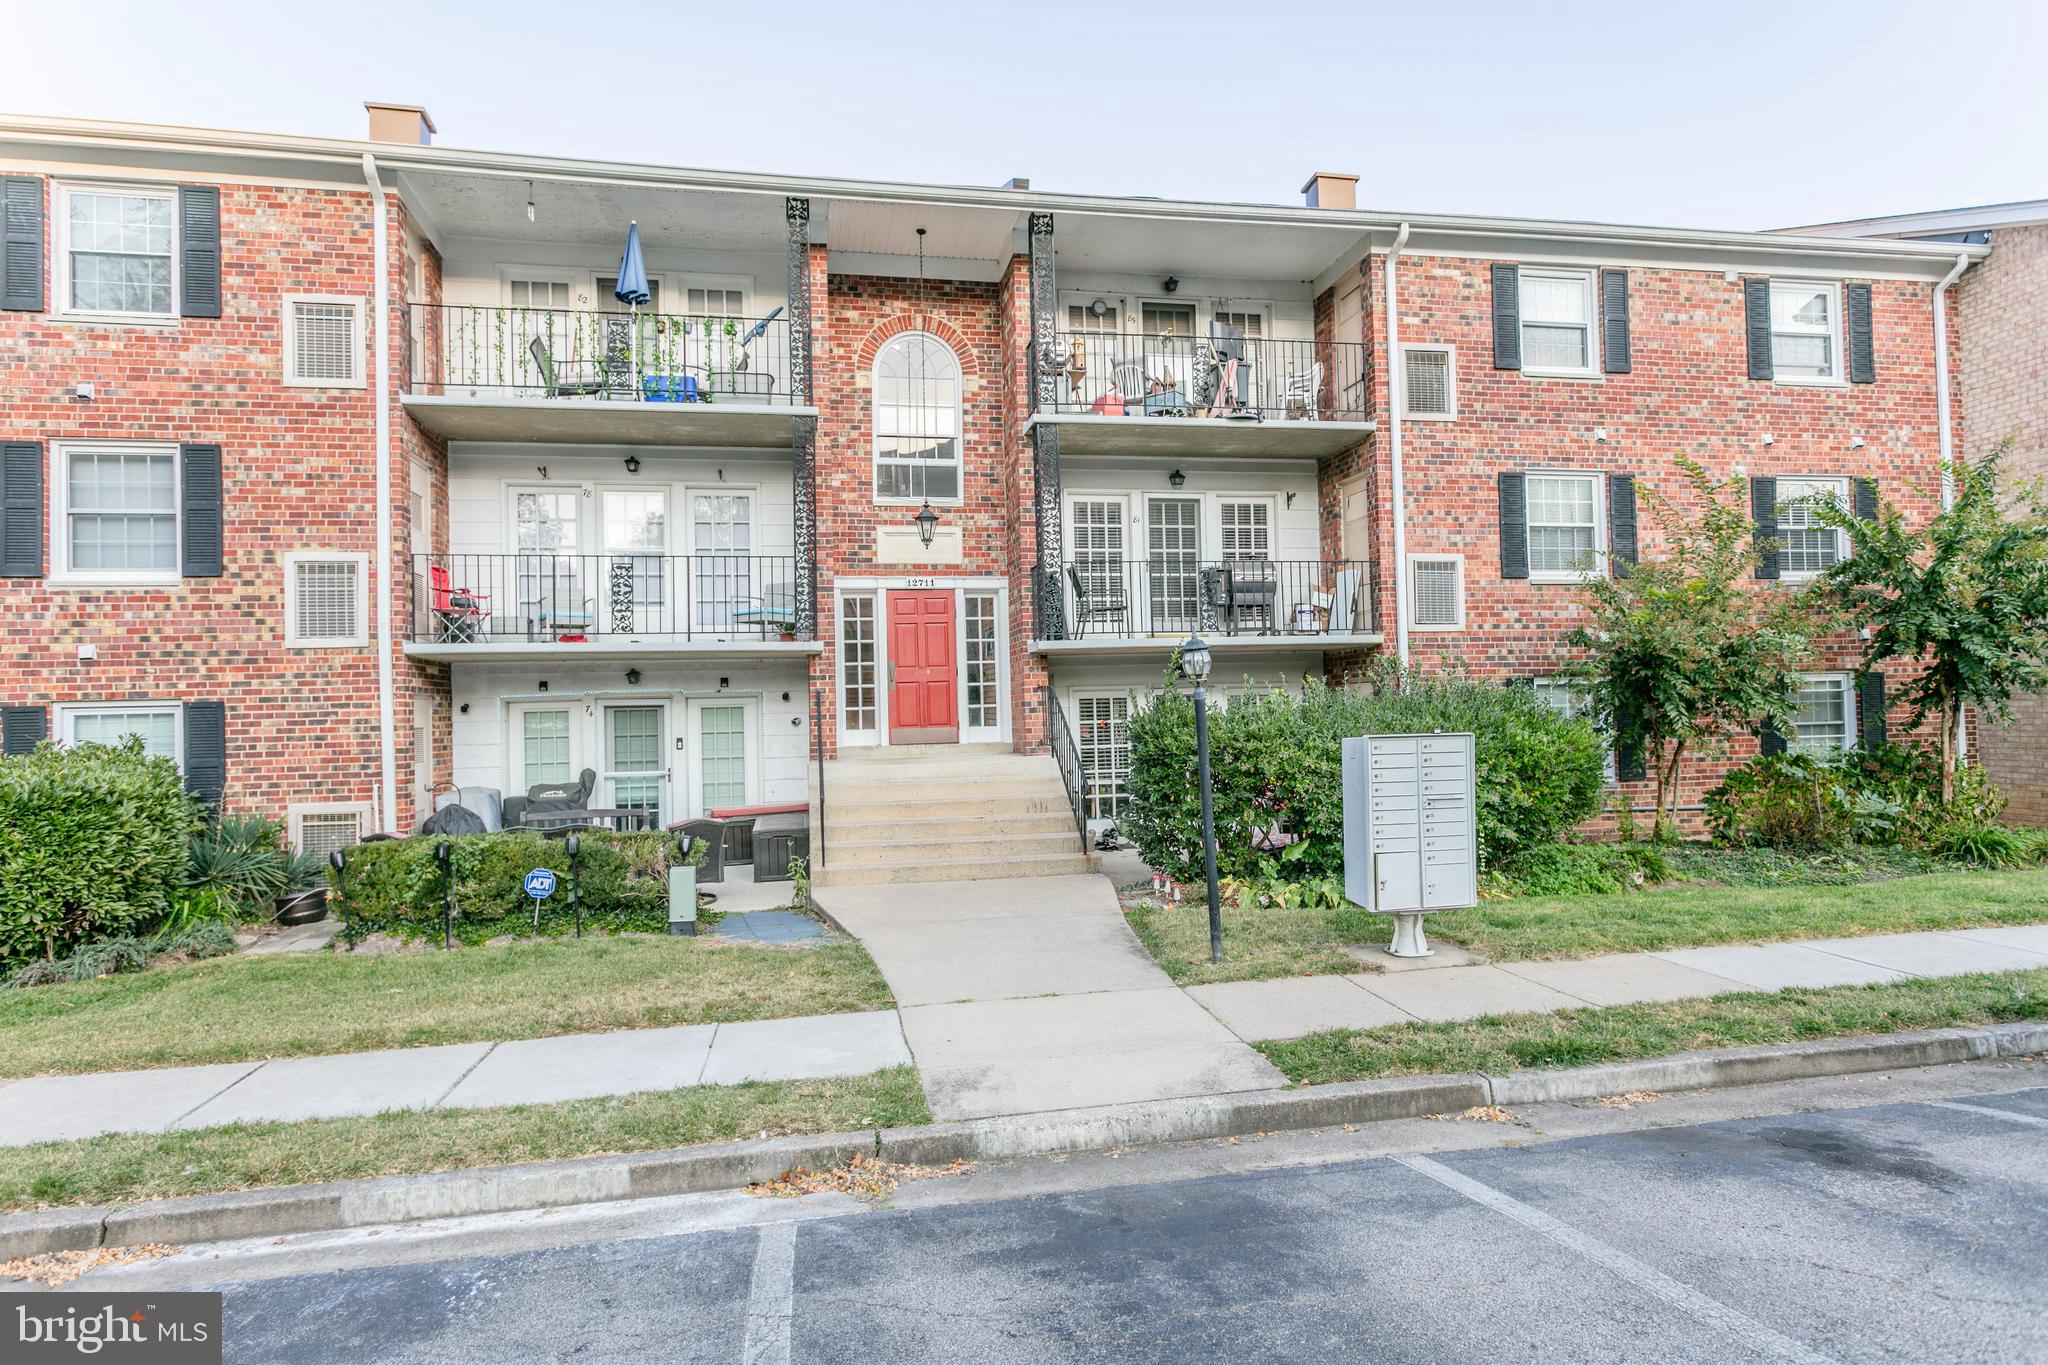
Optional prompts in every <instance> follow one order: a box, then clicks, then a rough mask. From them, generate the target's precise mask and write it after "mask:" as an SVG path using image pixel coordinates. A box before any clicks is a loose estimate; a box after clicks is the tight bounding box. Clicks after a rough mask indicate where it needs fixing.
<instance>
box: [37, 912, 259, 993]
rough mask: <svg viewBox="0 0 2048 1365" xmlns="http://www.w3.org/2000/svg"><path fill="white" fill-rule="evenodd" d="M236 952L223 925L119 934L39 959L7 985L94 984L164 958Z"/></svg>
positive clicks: (219, 955)
mask: <svg viewBox="0 0 2048 1365" xmlns="http://www.w3.org/2000/svg"><path fill="white" fill-rule="evenodd" d="M234 950H235V936H234V934H233V932H232V931H230V930H229V929H228V927H227V926H226V925H225V924H201V925H198V926H196V927H194V928H191V929H183V930H179V931H176V932H168V933H165V932H160V933H158V934H156V935H155V936H153V937H151V938H136V937H134V936H133V935H130V934H118V935H116V936H114V937H112V938H103V939H97V940H95V941H94V942H91V943H88V944H85V945H84V946H82V947H80V948H78V949H77V950H76V951H74V952H71V953H68V954H66V955H65V956H63V957H56V958H40V959H38V960H36V961H34V962H31V963H29V964H28V965H27V966H25V967H22V968H21V969H19V970H18V971H16V972H15V973H14V975H13V976H11V977H9V978H8V980H7V982H6V984H7V985H9V986H48V985H53V984H55V983H56V982H59V981H93V980H97V979H98V978H100V977H103V976H113V975H115V974H117V973H119V972H139V971H141V970H142V969H143V968H144V967H147V966H149V965H150V964H151V963H153V962H157V961H160V960H161V959H163V958H166V957H175V958H178V959H180V960H181V961H197V960H199V959H200V958H208V957H221V956H224V955H226V954H228V953H232V952H233V951H234Z"/></svg>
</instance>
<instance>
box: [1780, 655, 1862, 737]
mask: <svg viewBox="0 0 2048 1365" xmlns="http://www.w3.org/2000/svg"><path fill="white" fill-rule="evenodd" d="M1820 683H1825V684H1831V685H1834V686H1837V687H1839V688H1841V691H1842V742H1841V743H1840V744H1838V745H1827V746H1820V745H1816V746H1813V747H1810V748H1804V749H1803V748H1801V747H1800V743H1799V727H1798V718H1797V712H1796V711H1795V713H1794V720H1793V726H1792V729H1791V730H1790V732H1789V733H1787V734H1786V735H1785V751H1786V752H1787V753H1795V754H1796V753H1834V752H1846V751H1848V750H1852V749H1855V748H1857V747H1858V741H1859V739H1860V738H1861V736H1862V733H1863V731H1862V727H1861V725H1860V724H1859V722H1860V720H1861V717H1860V716H1858V715H1857V709H1858V706H1859V704H1860V702H1861V701H1862V698H1860V697H1858V696H1857V695H1856V677H1855V675H1854V674H1853V673H1839V672H1833V671H1829V672H1823V673H1801V674H1800V675H1799V690H1800V691H1802V692H1803V691H1805V690H1806V688H1808V687H1809V686H1812V685H1814V684H1820Z"/></svg>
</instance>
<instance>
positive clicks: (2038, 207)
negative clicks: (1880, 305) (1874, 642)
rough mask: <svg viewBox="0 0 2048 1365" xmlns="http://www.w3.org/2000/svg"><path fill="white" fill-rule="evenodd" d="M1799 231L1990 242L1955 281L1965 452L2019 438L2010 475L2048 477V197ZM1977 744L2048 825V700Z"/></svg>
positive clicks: (1997, 774)
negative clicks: (1986, 251)
mask: <svg viewBox="0 0 2048 1365" xmlns="http://www.w3.org/2000/svg"><path fill="white" fill-rule="evenodd" d="M1795 230H1796V231H1800V232H1803V233H1809V234H1814V235H1820V236H1830V237H1832V236H1845V237H1870V238H1889V239H1895V240H1902V241H1918V242H1931V243H1947V244H1949V245H1950V246H1951V247H1952V248H1953V247H1966V248H1980V249H1981V248H1989V251H1990V254H1989V255H1988V256H1985V257H1983V258H1982V259H1981V261H1978V262H1976V263H1975V264H1973V265H1970V266H1968V267H1963V268H1962V269H1963V273H1962V274H1961V275H1960V277H1959V278H1958V279H1957V281H1956V284H1955V287H1954V292H1955V296H1956V319H1957V328H1956V341H1957V350H1958V352H1959V358H1960V363H1959V365H1958V367H1957V370H1958V374H1957V378H1958V381H1959V382H1958V385H1957V389H1956V395H1955V398H1956V404H1957V412H1958V415H1959V417H1960V418H1961V427H1960V435H1959V439H1960V441H1961V443H1962V444H1961V448H1960V449H1961V453H1962V454H1963V455H1964V456H1966V457H1967V458H1969V459H1973V460H1974V459H1979V458H1981V457H1982V456H1983V455H1984V454H1985V453H1986V452H1987V451H1989V450H1991V449H1993V448H1994V447H1996V446H1997V445H1998V443H1999V442H2001V441H2003V440H2005V439H2006V438H2007V437H2011V438H2012V441H2013V447H2012V452H2011V454H2010V455H2009V456H2008V457H2007V460H2006V473H2007V476H2008V478H2012V479H2025V480H2032V481H2035V482H2041V481H2048V331H2044V329H2043V324H2042V321H2041V320H2042V318H2043V317H2048V200H2044V199H2035V200H2031V201H2028V202H2025V203H2016V204H1989V205H1985V206H1982V207H1979V208H1967V209H1945V210H1940V211H1936V212H1932V213H1909V214H1900V215H1898V216H1895V217H1889V218H1862V219H1856V220H1853V221H1850V222H1842V223H1827V224H1823V225H1821V226H1818V227H1812V228H1801V229H1795ZM1975 748H1976V758H1977V761H1979V762H1981V763H1982V764H1983V765H1984V771H1985V773H1986V774H1987V775H1988V776H1989V777H1990V778H1991V780H1992V781H1993V782H1995V783H1997V784H1998V786H1999V787H2000V788H2001V789H2003V790H2004V791H2005V793H2006V794H2007V795H2008V796H2010V797H2011V798H2012V805H2011V807H2010V816H2011V818H2012V819H2015V820H2018V821H2023V822H2025V823H2029V824H2048V696H2044V695H2042V694H2040V693H2035V694H2032V695H2030V696H2023V697H2019V698H2016V699H2015V701H2014V704H2013V716H2012V719H2011V721H2009V722H2007V723H2005V724H2001V725H1996V726H1991V727H1988V728H1986V729H1984V730H1982V731H1981V732H1980V733H1978V734H1977V736H1976V737H1975Z"/></svg>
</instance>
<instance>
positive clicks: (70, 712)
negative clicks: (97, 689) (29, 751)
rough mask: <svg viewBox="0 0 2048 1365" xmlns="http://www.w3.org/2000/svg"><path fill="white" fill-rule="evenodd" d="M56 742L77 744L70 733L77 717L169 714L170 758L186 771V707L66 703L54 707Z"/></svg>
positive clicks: (165, 703) (155, 703)
mask: <svg viewBox="0 0 2048 1365" xmlns="http://www.w3.org/2000/svg"><path fill="white" fill-rule="evenodd" d="M56 710H57V714H56V716H55V720H56V731H57V742H58V743H60V744H63V745H65V746H67V747H68V746H70V745H72V744H75V743H77V740H75V739H74V738H73V737H72V735H73V732H72V722H73V721H75V720H76V719H77V718H78V717H80V716H104V715H110V714H111V715H120V716H135V715H168V716H169V717H170V718H171V761H172V762H173V763H175V764H177V765H178V771H179V772H181V773H182V772H184V771H185V708H184V706H183V705H182V704H181V703H179V702H174V701H102V702H66V703H63V704H62V705H60V706H58V707H57V708H56Z"/></svg>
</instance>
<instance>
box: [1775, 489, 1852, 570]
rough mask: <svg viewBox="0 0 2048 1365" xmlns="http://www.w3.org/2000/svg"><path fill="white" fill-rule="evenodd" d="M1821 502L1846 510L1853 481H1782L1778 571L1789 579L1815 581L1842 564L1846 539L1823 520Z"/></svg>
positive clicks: (1779, 500) (1779, 506)
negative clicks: (1819, 504) (1827, 501)
mask: <svg viewBox="0 0 2048 1365" xmlns="http://www.w3.org/2000/svg"><path fill="white" fill-rule="evenodd" d="M1821 499H1827V500H1829V501H1831V502H1833V503H1834V504H1835V505H1836V506H1838V507H1844V508H1846V507H1847V506H1848V505H1849V481H1848V480H1847V479H1779V480H1778V571H1779V573H1780V574H1782V575H1783V576H1784V577H1786V578H1792V579H1800V578H1812V577H1813V576H1814V575H1815V574H1820V573H1825V572H1826V571H1827V570H1829V569H1831V568H1833V567H1834V566H1835V565H1837V564H1839V563H1841V562H1842V558H1843V555H1844V553H1845V551H1846V549H1847V546H1845V545H1844V543H1843V542H1844V540H1845V539H1846V537H1845V536H1844V535H1843V534H1842V532H1841V531H1840V530H1839V529H1837V528H1836V527H1833V526H1830V525H1828V524H1827V523H1826V522H1825V521H1823V520H1822V519H1821V517H1820V512H1819V508H1818V507H1817V506H1816V503H1817V502H1819V501H1820V500H1821Z"/></svg>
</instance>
